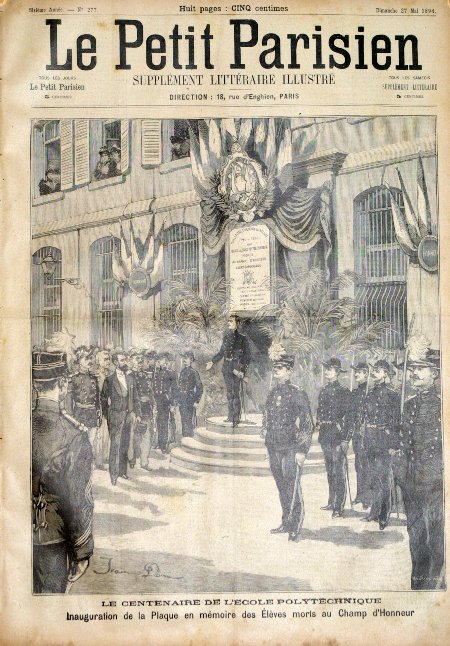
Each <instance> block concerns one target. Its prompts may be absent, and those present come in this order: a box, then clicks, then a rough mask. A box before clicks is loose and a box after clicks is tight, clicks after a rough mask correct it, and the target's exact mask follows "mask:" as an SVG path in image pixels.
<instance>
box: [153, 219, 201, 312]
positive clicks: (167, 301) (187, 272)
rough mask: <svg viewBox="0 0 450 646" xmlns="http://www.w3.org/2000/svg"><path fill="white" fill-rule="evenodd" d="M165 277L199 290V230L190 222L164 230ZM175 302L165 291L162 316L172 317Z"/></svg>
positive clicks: (196, 290)
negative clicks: (189, 223)
mask: <svg viewBox="0 0 450 646" xmlns="http://www.w3.org/2000/svg"><path fill="white" fill-rule="evenodd" d="M164 278H166V279H170V280H176V281H178V282H182V283H185V285H188V286H189V287H190V288H191V289H192V290H193V291H194V292H198V291H199V266H198V230H197V228H196V227H193V226H190V225H188V224H174V225H173V226H171V227H169V228H168V229H166V230H165V232H164ZM174 308H175V303H174V302H173V301H172V299H171V295H170V293H169V292H168V291H165V292H164V293H163V303H162V311H161V315H162V318H172V317H173V313H174Z"/></svg>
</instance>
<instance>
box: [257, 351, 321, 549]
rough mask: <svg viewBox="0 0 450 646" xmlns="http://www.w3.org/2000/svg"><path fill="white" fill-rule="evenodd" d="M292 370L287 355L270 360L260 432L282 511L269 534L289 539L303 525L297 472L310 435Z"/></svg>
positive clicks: (306, 402)
mask: <svg viewBox="0 0 450 646" xmlns="http://www.w3.org/2000/svg"><path fill="white" fill-rule="evenodd" d="M293 367H294V357H291V356H287V355H285V356H282V357H281V358H279V359H277V360H276V361H274V363H273V376H274V379H275V381H276V385H275V386H274V387H273V388H272V389H271V391H270V392H269V395H268V397H267V402H266V406H265V409H264V415H263V422H262V431H261V435H262V437H264V438H265V443H266V447H267V450H268V453H269V461H270V470H271V471H272V475H273V477H274V479H275V483H276V485H277V488H278V494H279V497H280V503H281V510H282V516H281V525H280V526H279V527H277V528H275V529H272V530H271V533H272V534H278V533H288V534H289V540H296V539H297V537H298V534H299V532H300V529H301V527H302V524H303V518H304V505H303V496H302V491H301V470H302V467H303V463H304V461H305V459H306V456H307V453H308V451H309V447H310V446H311V437H312V432H313V421H312V416H311V409H310V405H309V400H308V396H307V395H306V393H305V392H304V391H303V390H300V389H299V387H298V386H295V385H294V384H293V383H291V375H292V369H293Z"/></svg>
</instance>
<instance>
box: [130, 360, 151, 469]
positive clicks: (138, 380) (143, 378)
mask: <svg viewBox="0 0 450 646" xmlns="http://www.w3.org/2000/svg"><path fill="white" fill-rule="evenodd" d="M147 368H148V364H147V357H146V355H145V352H139V351H138V350H135V351H133V356H132V358H131V374H132V375H133V378H134V383H135V388H136V411H135V412H136V420H135V424H134V429H133V438H132V446H131V459H130V467H131V468H132V469H133V468H134V466H135V464H136V460H137V459H138V458H140V459H141V466H142V464H144V465H145V464H148V458H147V462H146V460H145V459H144V460H142V456H141V448H142V441H143V438H144V435H145V433H146V432H147V431H148V427H149V424H150V418H153V407H154V404H155V399H154V396H153V386H152V385H151V384H150V380H149V377H148V373H147Z"/></svg>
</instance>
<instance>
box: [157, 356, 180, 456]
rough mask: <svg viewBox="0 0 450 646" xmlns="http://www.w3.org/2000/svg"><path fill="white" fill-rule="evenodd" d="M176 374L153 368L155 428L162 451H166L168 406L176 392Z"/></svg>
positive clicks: (171, 404) (168, 419)
mask: <svg viewBox="0 0 450 646" xmlns="http://www.w3.org/2000/svg"><path fill="white" fill-rule="evenodd" d="M175 378H176V375H175V373H174V372H173V371H172V370H169V369H168V368H166V367H163V366H159V367H157V368H156V369H155V376H154V391H153V392H154V397H155V403H156V428H157V432H158V447H159V448H160V450H161V451H162V452H163V453H167V451H168V442H169V423H170V408H171V406H173V404H174V401H175V394H176V379H175Z"/></svg>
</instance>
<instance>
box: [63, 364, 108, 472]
mask: <svg viewBox="0 0 450 646" xmlns="http://www.w3.org/2000/svg"><path fill="white" fill-rule="evenodd" d="M66 409H67V412H68V413H69V414H70V415H73V416H74V417H75V419H76V420H77V422H79V423H80V424H83V425H84V426H86V427H87V429H88V437H89V441H90V442H91V446H92V451H93V454H94V459H95V464H96V466H98V467H101V466H102V465H103V456H102V450H101V444H100V437H99V430H98V429H99V427H100V425H101V422H102V410H101V405H100V388H99V385H98V379H97V377H96V376H95V375H93V374H92V373H90V372H75V373H74V374H73V375H71V377H70V379H69V385H68V389H67V397H66ZM99 444H100V446H99Z"/></svg>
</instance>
